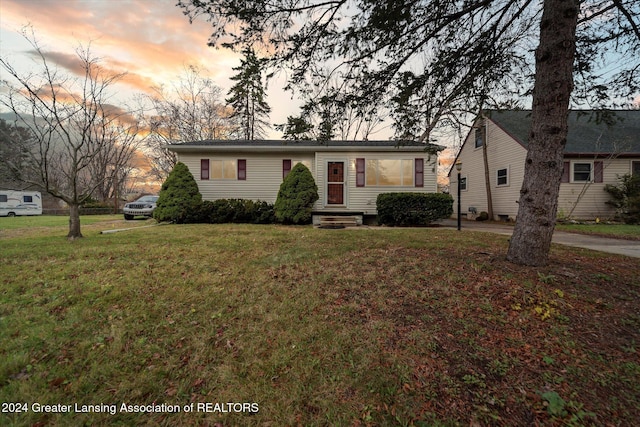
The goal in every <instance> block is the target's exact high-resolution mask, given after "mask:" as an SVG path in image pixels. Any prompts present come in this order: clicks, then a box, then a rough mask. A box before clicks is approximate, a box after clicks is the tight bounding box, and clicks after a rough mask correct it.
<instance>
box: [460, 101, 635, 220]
mask: <svg viewBox="0 0 640 427" xmlns="http://www.w3.org/2000/svg"><path fill="white" fill-rule="evenodd" d="M611 113H613V114H612V115H611V116H609V115H608V116H606V118H607V119H608V120H596V116H595V114H594V112H593V111H571V112H570V114H569V131H568V135H567V144H566V146H565V152H564V173H563V175H562V182H561V184H560V194H559V198H558V218H574V219H594V218H610V217H612V216H613V215H614V213H615V210H614V209H613V208H612V207H611V206H609V205H607V204H606V203H605V202H606V201H607V200H609V195H608V193H607V192H606V191H604V187H605V185H606V184H617V183H618V176H621V175H624V174H629V173H634V174H636V173H640V110H624V111H622V110H620V111H612V112H611ZM605 122H609V123H610V125H607V124H606V123H605ZM611 122H613V123H611ZM530 125H531V111H525V110H507V111H487V112H485V113H484V114H483V115H481V116H480V117H479V118H478V119H477V120H476V121H475V123H474V126H473V127H472V129H471V131H470V133H469V134H468V135H467V138H466V139H465V141H464V144H463V145H462V148H461V149H460V152H459V153H458V156H457V158H456V161H460V162H461V163H462V165H461V171H460V177H461V179H460V186H461V197H460V200H461V209H460V211H461V214H462V216H466V217H467V218H469V219H473V218H475V217H476V216H477V215H478V214H480V213H481V212H483V211H484V212H488V200H489V196H488V195H489V194H490V198H491V199H490V200H491V201H492V205H493V214H494V218H493V219H501V220H514V219H515V217H516V215H517V213H518V200H519V198H520V188H521V187H522V181H523V179H524V162H525V158H526V154H527V143H528V135H529V131H530ZM485 171H488V173H486V174H485ZM449 179H450V188H451V193H452V195H453V196H454V200H455V199H456V198H457V186H458V171H457V170H456V167H455V166H454V167H452V168H451V170H450V171H449ZM457 204H458V203H457V200H455V201H454V209H457ZM454 215H457V211H456V212H455V213H454Z"/></svg>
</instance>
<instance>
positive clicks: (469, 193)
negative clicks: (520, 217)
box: [449, 120, 527, 218]
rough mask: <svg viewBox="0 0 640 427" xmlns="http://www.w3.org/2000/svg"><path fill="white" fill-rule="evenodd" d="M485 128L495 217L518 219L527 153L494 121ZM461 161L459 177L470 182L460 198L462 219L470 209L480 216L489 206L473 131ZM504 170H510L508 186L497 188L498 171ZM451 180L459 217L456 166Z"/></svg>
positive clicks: (480, 152)
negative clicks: (518, 201)
mask: <svg viewBox="0 0 640 427" xmlns="http://www.w3.org/2000/svg"><path fill="white" fill-rule="evenodd" d="M486 125H487V131H486V138H485V144H487V159H488V164H489V178H490V182H491V197H492V199H493V213H494V215H495V216H496V217H497V216H498V215H507V216H509V217H511V218H515V216H516V214H517V212H518V204H517V203H516V201H517V200H518V198H519V195H520V187H521V186H522V179H523V176H524V161H525V158H526V155H527V151H526V150H525V149H524V147H522V146H521V145H520V144H518V143H517V142H516V141H514V140H513V139H512V138H511V136H509V135H508V134H507V133H506V132H504V131H503V130H502V129H501V128H499V127H498V126H496V125H495V124H494V123H493V122H492V121H491V120H486ZM458 160H460V161H461V162H462V170H461V172H460V175H461V176H462V178H465V177H466V178H467V189H466V190H463V191H462V194H461V212H462V215H466V214H468V212H469V208H471V207H473V208H476V210H477V212H478V213H480V212H483V211H485V212H486V211H487V210H488V203H487V188H486V179H485V172H484V159H483V154H482V147H479V148H476V147H475V132H474V129H472V131H471V132H470V133H469V135H468V136H467V139H466V141H465V143H464V145H463V146H462V150H461V151H460V154H459V155H458ZM505 168H506V169H508V180H509V181H508V185H506V186H498V184H497V173H498V170H499V169H505ZM449 179H450V181H449V182H450V186H449V188H450V192H451V195H452V196H453V198H454V204H453V205H454V215H457V196H458V172H457V170H456V168H455V166H454V167H452V169H451V171H450V173H449Z"/></svg>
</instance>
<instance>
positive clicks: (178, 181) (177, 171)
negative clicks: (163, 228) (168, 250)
mask: <svg viewBox="0 0 640 427" xmlns="http://www.w3.org/2000/svg"><path fill="white" fill-rule="evenodd" d="M159 196H160V197H158V202H157V203H156V208H155V210H154V211H153V217H154V218H155V219H156V220H158V221H171V222H175V223H177V224H184V223H188V222H197V221H198V216H199V215H200V211H201V205H202V195H201V194H200V190H198V184H197V183H196V180H195V179H194V178H193V175H191V172H189V168H188V167H187V166H186V165H185V164H184V163H181V162H178V163H176V165H175V166H174V167H173V170H172V171H171V173H170V174H169V176H168V177H167V180H166V181H165V182H164V183H163V184H162V188H161V189H160V195H159Z"/></svg>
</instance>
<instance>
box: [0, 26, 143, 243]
mask: <svg viewBox="0 0 640 427" xmlns="http://www.w3.org/2000/svg"><path fill="white" fill-rule="evenodd" d="M22 34H23V36H24V37H25V39H26V40H27V41H28V42H29V43H30V44H31V46H32V48H33V51H32V55H33V56H34V58H35V61H36V63H37V65H38V67H39V70H38V71H29V72H24V73H23V72H20V71H18V70H17V69H16V68H14V66H13V65H12V64H11V63H10V62H9V61H8V60H7V59H5V58H0V65H1V66H2V68H3V69H4V70H5V71H6V72H7V74H8V76H9V77H10V78H11V81H10V82H9V81H7V82H3V83H4V84H6V86H7V88H8V90H7V91H6V93H3V94H2V96H0V104H2V105H4V106H5V107H6V108H8V109H9V110H10V111H11V112H12V113H13V114H14V115H15V121H16V123H15V124H14V125H19V126H21V127H23V128H25V129H27V130H28V131H29V133H30V134H31V135H32V138H31V139H29V141H27V142H26V143H25V144H23V146H22V148H21V149H22V151H23V153H24V156H23V158H22V160H21V163H20V164H10V165H9V167H11V169H12V170H13V172H14V173H15V174H16V175H17V177H18V178H20V179H21V180H23V181H26V182H29V183H33V184H35V185H38V186H40V187H41V188H43V189H44V191H46V192H48V193H49V194H51V195H52V196H54V197H56V198H59V199H61V200H63V201H64V202H66V203H67V205H68V206H69V233H68V235H67V237H68V238H69V239H76V238H80V237H82V233H81V230H80V205H81V204H82V203H83V202H84V201H85V200H87V198H89V197H90V195H91V194H92V193H93V192H94V190H95V189H96V188H97V187H98V186H100V185H101V184H102V183H103V181H104V179H101V177H100V176H96V175H95V173H94V172H95V167H96V162H97V161H98V159H100V158H101V157H102V156H104V157H105V158H104V159H102V160H101V161H100V162H101V163H103V164H105V163H106V164H109V165H114V166H113V167H116V165H118V164H120V165H122V164H123V161H124V159H123V158H120V159H118V156H121V157H124V158H127V156H130V151H131V149H132V148H131V147H130V146H128V148H127V149H125V150H124V152H123V151H122V150H121V148H122V147H123V146H124V145H126V144H124V145H123V139H122V138H121V135H119V134H117V133H114V130H115V129H118V127H119V126H122V124H123V123H124V122H125V120H124V119H125V117H126V114H125V113H124V112H123V111H122V110H120V109H117V108H113V107H112V106H111V105H110V104H109V100H110V96H111V92H110V89H111V87H112V86H113V85H114V84H115V83H116V82H117V81H118V80H119V79H120V78H121V77H122V76H123V75H122V74H110V73H107V72H106V70H104V69H103V68H102V67H101V66H100V61H99V60H98V59H97V58H95V57H94V56H92V54H91V52H90V48H89V47H87V48H84V47H79V48H77V49H76V52H75V59H76V61H77V64H76V66H77V68H76V69H75V72H76V73H77V74H78V75H79V76H78V77H74V76H72V75H70V74H69V73H64V72H61V71H60V70H59V69H57V68H56V67H55V66H54V65H52V64H50V62H49V55H48V54H47V52H45V51H44V50H43V49H42V48H41V46H40V45H39V43H38V41H37V40H36V37H35V35H34V34H33V31H31V33H30V34H28V33H27V31H26V30H25V31H23V33H22Z"/></svg>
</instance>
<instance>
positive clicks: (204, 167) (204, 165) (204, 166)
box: [200, 159, 209, 179]
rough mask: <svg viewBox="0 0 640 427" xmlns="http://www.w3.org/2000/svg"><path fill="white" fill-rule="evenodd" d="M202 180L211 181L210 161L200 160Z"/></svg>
mask: <svg viewBox="0 0 640 427" xmlns="http://www.w3.org/2000/svg"><path fill="white" fill-rule="evenodd" d="M200 179H209V159H201V160H200Z"/></svg>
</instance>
